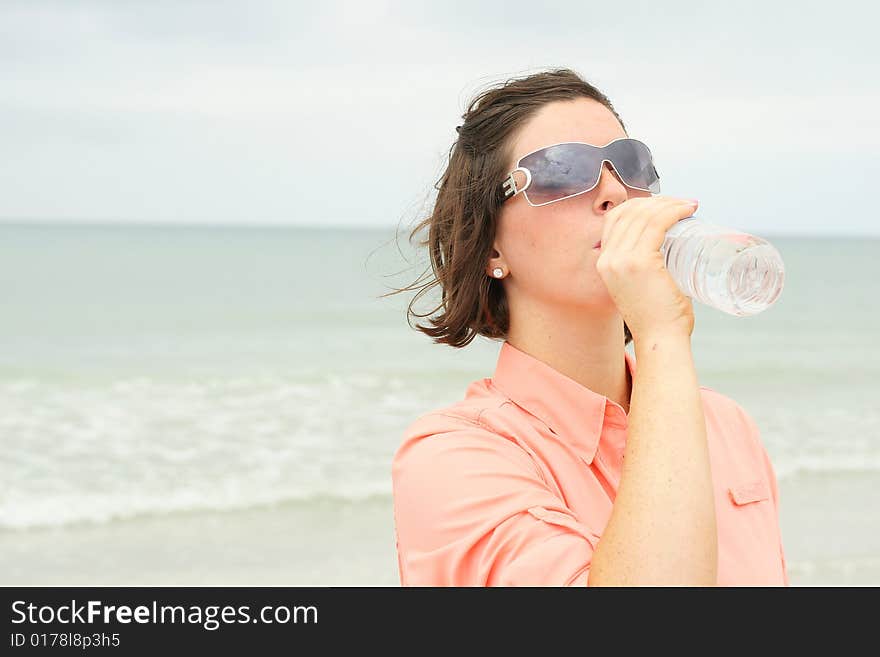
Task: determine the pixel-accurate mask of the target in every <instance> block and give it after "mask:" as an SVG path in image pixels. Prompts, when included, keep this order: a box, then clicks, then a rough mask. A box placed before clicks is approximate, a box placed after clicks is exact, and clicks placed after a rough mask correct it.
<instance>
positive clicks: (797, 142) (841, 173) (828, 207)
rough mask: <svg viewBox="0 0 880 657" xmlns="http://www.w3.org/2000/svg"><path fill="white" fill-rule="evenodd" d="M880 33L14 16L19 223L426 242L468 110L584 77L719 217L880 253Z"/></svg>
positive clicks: (123, 9) (230, 16)
mask: <svg viewBox="0 0 880 657" xmlns="http://www.w3.org/2000/svg"><path fill="white" fill-rule="evenodd" d="M878 21H880V9H878V5H877V4H876V3H873V2H869V1H867V0H865V1H849V0H842V1H837V2H833V3H827V2H813V1H809V2H798V3H794V2H790V1H786V2H781V1H777V2H773V1H766V0H765V1H763V2H762V1H748V2H702V1H697V2H683V1H669V0H665V1H664V2H641V1H640V0H630V1H629V2H626V3H614V2H608V1H607V0H606V1H605V2H591V1H584V0H577V1H567V2H542V3H538V2H524V1H521V0H506V1H505V2H468V1H461V2H460V1H457V0H444V1H443V2H437V1H436V0H435V1H433V2H421V1H418V2H369V1H350V2H343V1H333V0H327V1H324V2H317V3H316V2H299V1H298V0H279V1H269V0H265V1H260V0H249V1H247V2H245V1H243V0H240V1H238V2H231V1H222V0H212V1H208V0H170V1H166V0H151V1H150V2H146V1H141V2H134V1H130V0H79V1H78V0H57V1H48V0H42V1H41V0H21V1H19V0H0V146H2V152H3V157H2V158H0V221H15V222H29V221H65V222H68V221H69V222H77V221H100V222H112V223H120V224H122V223H126V222H156V223H175V224H217V223H219V224H244V225H251V224H283V225H311V226H352V227H364V228H369V227H375V228H383V227H397V226H410V225H413V224H414V223H415V222H416V221H417V220H418V219H421V217H422V216H423V214H424V213H425V212H426V211H427V209H428V208H429V207H430V203H431V201H432V198H433V194H434V193H435V192H434V190H433V185H434V183H435V182H436V181H437V179H438V178H439V177H440V175H441V173H442V170H443V166H444V163H445V160H446V157H447V155H448V150H449V148H450V146H451V145H452V142H453V141H454V138H455V135H456V133H455V126H456V125H458V124H459V123H461V115H462V114H463V113H464V111H465V109H466V107H467V105H468V103H469V101H470V99H471V98H472V97H473V96H474V95H475V94H476V93H478V92H479V91H481V90H482V89H484V88H486V87H488V86H492V85H494V84H498V83H501V82H503V81H504V80H506V79H509V78H512V77H520V76H523V75H528V74H529V73H534V72H537V71H539V70H546V69H549V68H557V67H567V68H572V69H574V70H575V71H577V72H578V73H580V74H581V75H582V76H583V77H584V78H585V79H586V80H587V81H588V82H590V83H591V84H593V85H595V86H596V87H598V88H599V89H600V90H601V91H603V93H605V94H606V95H607V96H608V97H609V98H610V99H611V101H612V103H613V104H614V106H615V108H616V110H617V111H618V113H619V114H620V116H621V117H622V118H623V120H624V122H625V124H626V126H627V130H628V132H629V135H630V136H631V137H635V138H637V139H641V140H642V141H644V142H645V143H647V144H648V145H649V146H650V148H651V151H652V153H653V154H654V157H655V163H656V166H657V169H658V171H659V173H660V176H661V187H662V190H661V194H663V195H669V196H680V197H685V198H697V199H699V200H700V211H699V212H698V216H699V215H702V216H703V218H704V219H706V220H711V221H712V222H713V223H718V224H722V225H727V226H733V227H738V228H741V229H745V230H750V231H752V232H755V233H757V234H767V235H777V234H778V235H783V234H785V235H853V236H855V235H870V236H880V217H878V214H880V211H878V205H877V203H876V201H875V200H874V199H875V196H874V194H873V193H872V192H873V190H874V189H875V188H876V185H875V184H871V183H870V182H869V181H870V180H872V179H873V176H875V175H880V157H878V154H880V76H878V75H877V73H876V70H875V67H876V65H877V63H878V62H880V44H878V38H877V35H876V25H877V24H878ZM869 185H870V187H869ZM869 192H871V193H869Z"/></svg>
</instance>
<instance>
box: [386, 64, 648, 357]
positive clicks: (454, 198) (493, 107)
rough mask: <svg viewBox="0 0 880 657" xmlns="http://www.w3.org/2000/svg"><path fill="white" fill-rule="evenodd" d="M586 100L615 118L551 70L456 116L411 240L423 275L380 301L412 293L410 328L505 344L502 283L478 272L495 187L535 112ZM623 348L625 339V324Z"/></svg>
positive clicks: (594, 95) (574, 78)
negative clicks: (420, 305) (429, 301)
mask: <svg viewBox="0 0 880 657" xmlns="http://www.w3.org/2000/svg"><path fill="white" fill-rule="evenodd" d="M577 98H591V99H593V100H595V101H597V102H600V103H602V104H603V105H604V106H605V107H607V108H608V109H609V110H611V112H612V113H613V114H614V116H615V117H616V118H617V120H618V121H620V125H621V127H623V129H624V132H626V126H624V124H623V121H622V120H621V119H620V117H619V116H618V115H617V112H616V111H615V109H614V106H613V105H612V104H611V101H610V100H608V98H607V97H606V96H605V94H603V93H602V92H601V91H599V90H598V89H597V88H596V87H594V86H593V85H591V84H590V83H588V82H587V81H586V80H584V79H583V78H582V77H581V76H580V75H578V74H577V73H576V72H575V71H573V70H571V69H567V68H563V69H554V70H550V71H544V72H540V73H535V74H533V75H529V76H528V77H523V78H518V79H510V80H507V81H506V82H504V83H503V84H501V85H499V86H494V87H490V88H489V89H486V90H484V91H483V92H482V93H480V94H478V95H477V96H476V97H475V98H474V99H473V100H472V101H471V102H470V104H469V106H468V108H467V111H466V112H465V113H464V114H462V119H464V122H463V123H462V124H461V125H460V126H458V127H457V128H456V129H457V130H458V138H457V139H456V141H455V142H454V143H453V144H452V147H451V148H450V150H449V161H448V163H447V165H446V169H445V170H444V172H443V174H442V176H441V177H440V179H439V180H438V181H437V182H436V183H435V185H434V188H435V189H436V190H437V191H438V194H437V199H436V201H435V203H434V205H433V208H432V210H431V212H430V214H429V216H428V217H426V218H425V219H423V220H422V221H421V223H419V224H418V225H417V226H416V227H415V228H414V229H413V230H412V232H411V233H410V236H409V241H410V243H411V244H412V243H413V240H414V239H415V237H416V235H417V233H418V232H419V231H421V230H423V229H425V228H427V230H428V236H427V238H426V239H424V240H421V241H419V242H418V246H421V247H425V246H427V247H428V252H429V254H430V261H431V262H430V268H429V270H426V272H425V274H423V275H422V276H421V277H419V279H418V280H416V281H415V282H413V283H412V284H410V285H409V286H407V287H405V288H401V289H396V290H395V291H394V292H390V293H388V294H384V295H382V297H387V296H390V295H392V294H398V293H400V292H405V291H410V290H418V293H417V294H416V295H415V296H414V297H413V299H412V300H411V301H410V303H409V306H408V308H407V322H408V323H409V325H410V327H411V328H416V329H418V330H419V331H421V332H423V333H425V334H426V335H428V336H430V337H431V338H433V340H434V342H437V343H443V344H448V345H450V346H452V347H464V346H466V345H468V344H470V342H471V341H472V340H473V339H474V338H475V337H476V336H477V335H482V336H484V337H487V338H491V339H506V338H507V332H508V330H509V327H510V313H509V310H508V305H507V297H506V294H505V291H504V285H503V284H502V281H501V280H498V279H494V278H491V277H489V276H487V275H486V273H485V267H486V263H487V262H488V260H489V257H490V254H491V252H492V248H493V244H494V242H495V229H496V222H497V218H498V214H499V210H500V208H501V203H502V202H503V201H504V195H503V192H502V191H501V182H502V180H503V179H504V177H505V175H506V174H507V167H508V162H510V159H511V156H512V154H511V148H512V144H513V137H514V135H515V134H516V133H517V132H518V131H519V130H520V129H521V128H523V127H524V126H525V124H526V123H527V122H528V120H529V119H530V118H531V117H532V116H534V115H535V114H536V113H537V112H538V110H539V109H540V108H541V107H543V106H544V105H546V104H548V103H552V102H554V101H559V100H574V99H577ZM438 285H439V286H441V289H442V298H441V301H440V303H439V304H438V305H437V306H436V307H434V308H433V309H432V310H430V311H428V312H426V313H417V312H416V311H415V310H414V309H413V306H414V304H415V303H416V302H417V301H418V300H419V299H420V298H421V297H422V296H424V295H425V294H427V293H428V292H429V291H430V290H431V289H433V288H434V287H436V286H438ZM437 312H439V313H440V314H438V315H436V316H435V317H430V318H429V320H428V325H427V326H425V325H421V324H417V325H416V326H415V327H413V324H412V318H413V317H420V318H422V317H429V316H430V315H433V314H435V313H437ZM624 335H625V338H624V344H628V343H629V342H630V341H631V340H632V334H631V333H630V330H629V327H628V326H626V324H625V323H624Z"/></svg>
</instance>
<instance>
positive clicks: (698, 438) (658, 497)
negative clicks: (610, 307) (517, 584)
mask: <svg viewBox="0 0 880 657" xmlns="http://www.w3.org/2000/svg"><path fill="white" fill-rule="evenodd" d="M635 350H636V359H637V363H638V370H637V372H636V376H635V377H634V379H633V390H632V398H631V400H630V412H629V430H628V434H627V441H626V448H625V451H624V461H623V469H622V474H621V480H620V485H619V487H618V491H617V497H616V499H615V502H614V508H613V511H612V513H611V517H610V519H609V521H608V524H607V526H606V527H605V531H604V532H603V535H602V539H601V540H600V541H599V544H598V546H597V548H596V551H595V553H594V555H593V560H592V566H591V568H590V577H589V583H590V585H618V586H630V585H688V586H706V585H708V586H714V585H715V582H716V573H717V552H718V547H717V531H716V527H715V503H714V496H713V492H712V475H711V469H710V465H709V448H708V443H707V439H706V423H705V419H704V417H703V407H702V401H701V398H700V390H699V384H698V382H697V374H696V370H695V367H694V363H693V357H692V355H691V349H690V338H689V336H684V335H682V336H678V335H670V336H655V337H650V338H646V339H644V340H636V342H635Z"/></svg>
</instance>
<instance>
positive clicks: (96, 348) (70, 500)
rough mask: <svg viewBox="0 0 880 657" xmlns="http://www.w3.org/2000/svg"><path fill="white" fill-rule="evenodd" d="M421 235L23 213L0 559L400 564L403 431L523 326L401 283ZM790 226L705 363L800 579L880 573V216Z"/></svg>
mask: <svg viewBox="0 0 880 657" xmlns="http://www.w3.org/2000/svg"><path fill="white" fill-rule="evenodd" d="M407 236H408V232H407V231H406V230H405V227H401V228H400V229H399V233H398V234H396V231H395V228H388V229H385V230H378V229H376V230H358V229H343V228H335V229H334V228H326V229H324V228H296V227H232V226H162V225H100V224H92V225H88V224H81V225H66V224H48V223H44V224H13V223H6V224H0V282H2V289H3V304H2V310H0V463H2V473H3V476H2V478H0V555H2V556H0V559H2V561H3V563H4V569H3V574H2V579H3V581H2V582H0V583H2V584H4V585H62V584H66V585H76V584H83V585H87V584H109V585H115V584H120V585H122V584H129V585H163V584H168V585H173V584H181V585H184V584H192V585H211V584H214V585H220V584H230V585H238V584H254V585H336V586H340V585H354V586H361V585H378V586H396V585H398V584H399V581H398V574H397V560H396V553H395V545H394V530H393V516H392V508H391V481H390V461H391V457H392V456H393V454H394V451H395V449H396V448H397V445H398V443H399V441H400V438H401V434H402V431H403V429H404V428H405V427H406V426H407V425H408V424H409V423H410V422H411V421H412V420H414V419H415V418H416V417H417V416H418V415H420V414H421V413H424V412H426V411H428V410H431V409H433V408H437V407H439V406H441V405H446V404H449V403H451V402H453V401H455V400H457V399H460V398H461V397H462V396H463V394H464V391H465V389H466V387H467V385H468V384H469V383H470V382H471V381H473V380H476V379H479V378H483V377H486V376H491V374H492V371H493V370H494V365H495V359H496V358H497V353H498V349H499V347H500V343H498V342H495V341H490V340H486V339H483V338H478V339H477V340H475V341H474V342H473V343H472V344H471V345H469V346H468V347H466V348H464V349H459V350H456V349H452V348H450V347H447V346H445V345H437V344H433V343H432V342H431V341H430V339H429V338H428V337H427V336H424V335H423V334H421V333H420V332H418V331H416V330H414V329H412V328H410V327H409V326H408V324H407V320H406V316H405V309H406V305H407V303H408V302H409V300H410V299H411V294H412V293H409V294H401V295H397V296H394V297H390V298H386V299H381V298H379V296H380V295H381V294H383V293H385V292H388V291H390V289H391V286H401V285H404V284H406V283H409V282H411V281H413V280H415V278H416V277H418V276H419V275H420V274H421V273H422V271H423V268H424V266H425V264H426V262H425V259H424V254H423V253H414V252H413V250H412V247H411V246H410V245H409V243H408V242H407ZM768 238H769V239H770V240H771V241H772V242H773V244H774V245H775V246H776V247H777V248H778V249H779V251H780V253H781V254H782V256H783V259H784V260H785V264H786V285H785V290H784V292H783V293H782V296H781V298H780V299H779V301H778V302H777V303H776V304H775V305H774V306H773V307H771V308H770V309H769V310H767V311H765V312H764V313H761V314H759V315H756V316H753V317H747V318H737V317H732V316H728V315H725V314H723V313H720V312H718V311H716V310H713V309H711V308H706V307H703V306H700V305H698V304H695V312H696V327H695V330H694V335H693V339H692V342H693V349H694V355H695V361H696V363H697V369H698V374H699V377H700V382H701V383H702V384H703V385H706V386H709V387H712V388H714V389H716V390H718V391H719V392H722V393H724V394H726V395H729V396H730V397H732V398H734V399H736V400H737V402H739V403H740V404H741V405H742V406H743V407H744V408H745V409H746V410H747V411H748V412H749V413H750V415H751V416H752V417H753V418H754V419H755V421H756V423H757V424H758V427H759V428H760V429H761V434H762V439H763V441H764V444H765V445H766V447H767V451H768V452H769V454H770V456H771V458H772V460H773V463H774V467H775V469H776V472H777V475H778V478H779V483H780V496H781V510H780V515H781V525H782V532H783V543H784V546H785V551H786V558H787V561H788V567H789V575H790V577H791V582H792V584H793V585H799V584H800V585H809V584H816V585H837V584H855V585H880V513H878V511H877V509H878V508H880V401H878V399H880V395H878V393H880V344H878V340H877V339H878V337H880V309H878V304H877V303H876V299H877V290H876V285H877V282H876V281H877V279H878V274H880V267H878V265H877V253H878V252H880V240H878V239H829V238H822V239H818V238H792V237H772V236H768ZM417 309H421V310H422V311H424V310H428V309H430V303H429V302H427V301H426V302H425V303H422V304H419V305H418V306H417Z"/></svg>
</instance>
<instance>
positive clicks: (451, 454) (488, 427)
mask: <svg viewBox="0 0 880 657" xmlns="http://www.w3.org/2000/svg"><path fill="white" fill-rule="evenodd" d="M510 406H511V404H510V401H509V400H508V399H507V398H506V397H504V396H503V395H500V394H499V393H498V392H497V390H495V389H494V388H493V387H492V386H491V383H490V380H489V379H482V380H479V381H475V382H473V383H472V384H471V385H470V386H469V387H468V389H467V393H466V395H465V397H464V399H462V400H460V401H457V402H455V403H453V404H449V405H447V406H443V407H440V408H436V409H433V410H430V411H428V412H426V413H423V414H422V415H420V416H419V417H417V418H416V419H415V420H413V421H412V422H410V424H408V425H407V426H406V427H405V428H404V430H403V432H402V436H401V440H400V443H399V445H398V447H397V449H396V451H395V453H394V457H393V460H392V470H393V472H394V473H399V472H400V471H401V470H402V469H404V468H405V469H407V470H410V471H412V470H414V469H416V470H422V469H426V468H431V469H435V467H436V466H438V465H441V464H442V465H443V466H445V467H456V465H457V464H459V463H461V464H462V465H463V466H464V465H466V464H467V463H473V462H476V461H483V462H484V463H485V459H491V460H492V461H494V462H498V461H499V459H500V460H502V461H506V462H507V463H508V464H510V463H511V461H512V462H514V463H516V465H518V466H519V467H523V466H524V467H528V468H529V469H530V470H531V469H533V468H534V465H533V463H532V461H531V459H530V458H529V455H528V453H527V452H526V451H525V450H523V449H522V447H521V446H520V445H519V444H518V441H517V440H516V438H515V436H513V435H511V433H510V432H507V431H504V430H503V429H502V427H500V426H498V425H499V423H498V422H497V421H496V420H495V418H497V417H498V414H499V413H504V412H505V410H504V409H505V408H507V407H510Z"/></svg>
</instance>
